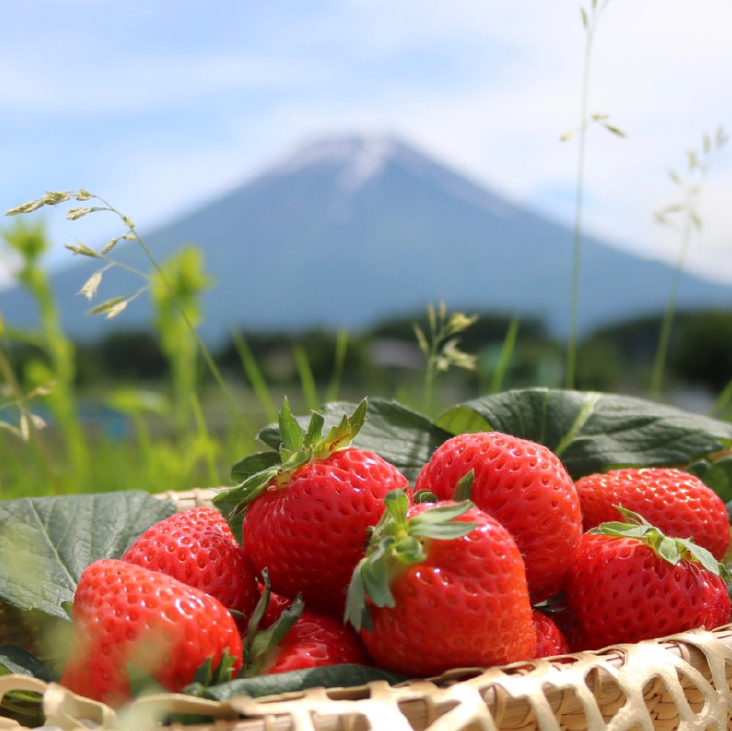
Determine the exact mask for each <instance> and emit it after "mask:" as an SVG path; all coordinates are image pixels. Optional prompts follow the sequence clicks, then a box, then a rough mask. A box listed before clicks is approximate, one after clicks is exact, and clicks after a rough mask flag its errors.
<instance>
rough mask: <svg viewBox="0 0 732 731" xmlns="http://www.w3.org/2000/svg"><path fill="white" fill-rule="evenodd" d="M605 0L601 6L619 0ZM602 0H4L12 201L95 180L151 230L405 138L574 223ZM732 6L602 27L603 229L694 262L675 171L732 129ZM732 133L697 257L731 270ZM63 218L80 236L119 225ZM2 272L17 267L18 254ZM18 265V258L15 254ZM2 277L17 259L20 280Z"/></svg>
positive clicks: (6, 144) (596, 178)
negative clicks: (303, 170) (334, 157)
mask: <svg viewBox="0 0 732 731" xmlns="http://www.w3.org/2000/svg"><path fill="white" fill-rule="evenodd" d="M600 1H601V0H600ZM591 2H592V0H584V3H582V2H574V0H553V2H547V1H546V0H512V1H510V2H509V1H507V0H494V1H493V2H491V1H490V0H452V1H451V2H450V3H449V4H448V3H446V2H445V1H444V0H389V1H387V0H340V2H336V1H335V0H333V1H329V0H311V1H310V2H308V3H303V2H295V1H294V0H280V1H278V2H270V3H261V2H260V3H255V2H251V0H206V2H204V1H203V0H198V1H194V0H179V1H178V2H176V3H167V2H165V3H164V2H160V1H159V0H158V1H157V2H155V1H154V0H144V1H142V0H22V2H5V3H3V4H2V19H3V30H4V31H5V32H4V33H3V42H2V44H0V209H2V210H6V209H8V208H10V207H12V206H15V205H17V204H19V203H22V202H24V201H26V200H28V199H31V198H36V197H38V196H39V195H41V194H42V193H43V192H44V191H45V190H67V189H69V190H70V189H77V188H81V187H83V188H86V189H88V190H91V191H92V192H94V193H96V194H98V195H100V196H102V197H103V198H106V199H107V200H109V201H111V202H112V203H113V204H114V205H115V206H116V207H117V208H119V209H121V210H122V211H123V212H124V213H126V214H128V215H130V216H132V218H134V219H135V220H136V221H137V223H138V227H139V228H140V230H141V232H142V233H143V234H144V233H145V232H146V231H149V230H150V229H152V228H154V227H155V226H157V225H160V224H163V223H165V222H167V221H169V220H172V219H174V218H175V217H176V216H178V215H180V214H181V213H182V212H184V211H186V210H189V209H190V208H191V207H198V206H201V205H203V204H204V203H206V202H207V201H208V200H210V199H212V198H214V197H216V196H217V195H219V194H220V193H223V192H225V191H227V190H228V189H230V188H231V187H232V186H234V185H238V184H241V183H242V182H245V181H246V180H247V179H249V178H251V177H253V176H255V175H256V174H257V173H258V172H259V171H262V170H264V169H265V168H266V167H268V166H269V165H271V164H273V163H276V162H278V161H279V160H280V159H281V158H283V157H286V156H287V155H288V154H289V153H290V152H292V151H293V150H294V149H296V148H297V147H298V146H300V145H301V144H302V143H303V142H306V141H308V140H310V139H313V138H319V137H324V136H328V135H331V134H339V133H344V132H354V131H355V132H364V133H379V134H382V133H385V132H386V133H393V134H396V135H398V136H400V137H401V138H403V139H405V140H406V141H409V142H411V143H413V144H415V145H417V146H418V147H420V148H422V149H423V150H424V151H426V152H428V153H431V154H433V155H435V156H437V157H438V158H440V159H441V160H443V161H444V162H446V163H448V164H451V165H454V166H455V167H456V168H458V169H459V170H461V171H462V172H464V173H466V174H468V175H469V176H471V177H472V178H474V179H476V180H477V181H478V182H482V183H484V184H485V185H488V186H490V187H492V188H494V189H495V190H496V191H497V192H499V193H501V194H503V195H505V196H507V197H509V198H511V199H513V200H515V201H518V202H521V203H525V204H527V205H531V206H535V207H537V208H539V209H541V210H542V211H544V212H546V213H549V214H550V215H552V216H554V217H556V218H559V219H562V220H564V221H567V222H570V223H571V221H572V215H573V202H574V192H575V179H576V177H575V176H576V167H577V144H576V141H569V142H564V143H562V142H560V141H559V138H560V136H561V135H562V134H563V133H564V132H567V131H569V130H571V129H573V128H574V127H576V126H577V124H578V120H579V114H580V106H579V105H580V89H581V71H582V55H583V51H584V43H585V35H584V32H583V28H582V23H581V20H580V8H581V7H582V5H583V4H584V6H585V7H586V8H588V9H589V8H590V6H591ZM731 27H732V4H730V3H729V0H696V1H695V2H694V3H691V2H688V0H683V1H682V0H633V1H632V2H631V1H630V0H610V2H609V3H608V4H607V6H606V8H605V10H604V12H603V14H602V17H601V19H600V22H599V25H598V27H597V31H596V37H595V44H594V50H593V57H592V76H591V85H590V104H589V106H590V111H591V112H598V113H607V114H609V115H610V121H611V122H612V123H614V124H616V125H617V126H619V127H620V128H622V129H623V131H624V132H625V133H626V135H627V138H626V139H620V138H617V137H615V136H613V135H610V134H608V133H607V132H605V131H604V130H601V129H599V128H593V129H591V130H590V133H589V134H588V140H587V142H588V148H587V152H588V154H587V167H586V185H587V193H586V206H587V207H586V214H585V221H586V224H587V227H588V229H589V230H591V231H592V232H593V233H597V234H599V235H602V236H604V237H606V238H608V239H610V240H612V241H614V242H616V243H617V244H618V245H620V246H625V247H630V248H633V249H634V250H635V251H638V252H641V253H644V254H647V255H649V256H659V257H665V258H668V259H671V260H673V259H675V257H676V255H677V252H678V241H679V237H678V234H677V233H675V232H673V231H670V230H668V229H665V228H663V227H659V226H657V225H655V224H654V223H653V213H654V212H655V211H656V210H657V209H658V208H659V207H661V206H663V205H665V204H668V203H671V202H673V201H674V200H675V198H676V190H675V188H674V186H673V185H672V184H671V182H670V180H669V178H668V175H667V169H668V168H675V169H677V170H678V171H683V169H684V165H685V152H686V151H687V150H689V149H694V148H698V147H699V146H700V142H701V137H702V134H703V133H705V132H713V131H714V130H715V129H716V128H717V127H718V126H720V125H722V126H724V127H725V128H726V129H727V130H729V131H732V93H731V92H732V83H731V82H732V44H730V42H729V28H731ZM731 200H732V142H731V143H730V144H729V145H728V146H727V147H725V148H724V149H723V150H722V152H721V153H720V155H719V156H718V158H717V159H715V161H714V165H713V167H712V168H711V169H710V171H709V175H708V178H707V180H706V182H705V185H704V190H703V197H702V207H701V214H702V218H703V220H704V230H703V232H702V234H701V235H699V236H697V237H696V238H695V239H694V241H693V242H692V248H691V251H690V260H689V261H690V264H689V265H690V267H691V268H694V269H696V270H697V271H700V272H705V273H707V274H709V275H710V276H715V277H720V278H724V279H725V280H726V281H730V282H732V256H730V251H731V249H732V246H731V245H732V241H730V237H731V234H730V231H732V228H731V227H730V216H731V215H732V214H730V211H732V205H730V201H731ZM92 218H93V217H90V218H89V219H85V220H84V221H80V222H76V223H68V222H66V221H65V220H64V216H63V213H62V212H61V211H54V212H53V214H52V215H50V216H47V221H48V225H49V230H50V232H51V235H52V237H53V240H54V242H55V243H56V246H57V248H58V254H57V255H55V256H54V258H53V261H54V262H62V261H66V260H67V257H68V256H70V255H68V253H67V252H65V251H63V249H62V246H63V244H65V243H72V242H73V240H74V238H80V239H82V240H84V241H85V242H86V243H89V244H91V245H93V244H96V243H98V242H99V241H101V240H104V239H106V238H107V237H110V236H112V235H115V234H117V233H119V231H118V229H117V226H116V225H115V223H114V222H113V221H112V220H111V219H108V218H104V217H97V218H96V219H94V220H92ZM0 267H2V264H1V263H0ZM5 268H6V269H7V266H6V267H5ZM2 276H3V273H2V271H1V270H0V279H2Z"/></svg>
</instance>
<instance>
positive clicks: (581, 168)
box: [561, 0, 624, 388]
mask: <svg viewBox="0 0 732 731" xmlns="http://www.w3.org/2000/svg"><path fill="white" fill-rule="evenodd" d="M609 2H610V0H604V2H601V3H599V4H598V2H597V0H592V4H591V6H590V11H589V12H588V11H587V10H585V8H581V13H582V24H583V26H584V29H585V51H584V60H583V64H582V94H581V103H580V124H579V128H578V130H577V131H576V133H575V132H570V133H567V134H565V135H563V136H562V138H561V139H562V140H569V139H571V138H572V137H574V135H575V134H577V135H578V151H577V173H576V193H575V204H574V226H573V241H572V284H571V297H570V310H569V336H568V342H567V361H566V368H565V386H566V387H567V388H574V383H575V372H576V368H577V317H578V312H579V286H580V269H581V258H582V234H583V213H584V196H585V147H586V137H587V129H588V128H589V127H590V126H591V125H592V124H594V123H598V124H600V125H601V126H603V127H605V128H606V129H607V130H608V131H610V132H612V133H613V134H616V135H619V136H621V137H622V136H624V135H623V132H621V131H620V130H619V129H618V128H617V127H614V126H613V125H611V124H609V123H608V122H607V115H605V114H593V115H590V114H589V111H588V109H589V92H590V66H591V63H590V62H591V59H592V46H593V42H594V39H595V32H596V30H597V24H598V22H599V20H600V16H601V14H602V12H603V10H604V9H605V8H606V7H607V5H608V3H609Z"/></svg>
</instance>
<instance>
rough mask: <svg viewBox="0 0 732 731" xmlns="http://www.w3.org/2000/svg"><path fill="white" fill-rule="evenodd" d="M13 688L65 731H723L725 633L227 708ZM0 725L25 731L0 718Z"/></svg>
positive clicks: (21, 682)
mask: <svg viewBox="0 0 732 731" xmlns="http://www.w3.org/2000/svg"><path fill="white" fill-rule="evenodd" d="M159 497H161V498H168V499H172V500H173V501H174V502H175V503H176V505H177V507H178V509H179V510H183V509H186V508H189V507H193V506H195V505H201V504H206V503H207V502H208V501H209V500H210V499H211V497H212V492H211V491H208V490H193V491H190V492H186V493H165V494H161V495H160V496H159ZM26 631H27V628H26V627H25V626H24V625H22V624H20V623H19V621H18V618H17V616H15V615H14V613H13V610H12V608H8V607H0V640H1V641H2V642H12V635H13V634H17V633H23V632H26ZM17 690H25V691H29V692H32V693H37V694H39V695H40V696H41V697H42V701H43V711H44V714H45V717H46V726H44V727H43V728H48V727H51V728H53V727H57V728H61V729H65V730H70V731H81V730H82V729H84V730H85V731H86V729H88V728H89V727H90V726H91V727H101V728H103V729H108V728H110V729H111V728H124V729H126V730H131V729H141V730H143V731H147V730H148V729H153V728H159V729H164V731H182V730H183V729H188V730H189V731H368V730H372V731H478V730H481V731H499V730H500V731H560V730H562V731H564V730H565V729H566V730H567V731H605V730H606V729H607V730H608V731H631V730H632V731H641V730H642V731H654V730H658V731H675V730H677V729H678V731H722V729H732V625H727V626H725V627H720V628H717V629H715V630H713V631H707V630H704V629H699V630H694V631H691V632H684V633H682V634H679V635H674V636H671V637H665V638H661V639H658V640H652V641H647V642H641V643H638V644H634V645H617V646H612V647H608V648H605V649H603V650H601V651H597V652H583V653H577V654H572V655H564V656H560V657H556V658H550V659H542V660H535V661H531V662H522V663H515V664H513V665H508V666H503V667H493V668H489V669H461V670H455V671H452V672H450V673H447V674H445V675H443V676H441V677H440V678H435V679H429V680H412V681H408V682H405V683H402V684H400V685H396V686H392V685H389V684H387V683H386V682H384V681H374V682H371V683H368V684H366V685H363V686H359V687H349V688H311V689H308V690H305V691H302V692H298V693H290V694H287V695H280V696H270V697H264V698H250V697H248V696H243V697H236V698H233V699H231V700H229V701H226V702H215V701H210V700H205V699H199V698H193V697H189V696H184V695H174V694H164V695H154V696H147V697H144V698H142V699H139V700H137V701H136V702H135V703H133V704H132V706H131V707H130V708H128V709H125V710H124V711H123V712H119V713H115V711H113V710H112V709H110V708H108V707H106V706H104V705H103V704H100V703H96V702H94V701H90V700H88V699H85V698H81V697H79V696H77V695H74V694H73V693H70V692H69V691H67V690H66V689H65V688H62V687H61V686H59V685H57V684H54V683H44V682H43V681H40V680H36V679H34V678H29V677H24V676H19V675H9V676H5V677H0V698H2V697H4V696H5V694H6V693H8V692H9V691H17ZM172 714H195V715H198V716H201V717H205V718H207V719H210V720H207V721H206V722H203V723H196V724H192V725H191V724H189V725H185V726H183V725H181V724H171V723H170V722H169V721H168V720H167V719H169V718H170V716H171V715H172ZM3 728H15V729H23V728H25V727H23V726H21V725H20V724H18V723H17V722H16V721H14V720H12V719H9V718H8V719H5V718H0V729H3Z"/></svg>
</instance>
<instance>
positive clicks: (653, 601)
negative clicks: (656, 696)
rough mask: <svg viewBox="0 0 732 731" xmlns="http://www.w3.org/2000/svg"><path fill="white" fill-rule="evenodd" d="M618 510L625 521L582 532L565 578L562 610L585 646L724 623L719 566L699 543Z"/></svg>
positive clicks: (726, 609)
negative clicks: (568, 616) (566, 610)
mask: <svg viewBox="0 0 732 731" xmlns="http://www.w3.org/2000/svg"><path fill="white" fill-rule="evenodd" d="M623 513H624V515H626V516H627V518H628V520H629V521H630V522H628V523H605V524H603V525H602V526H599V527H598V528H593V529H592V530H591V531H590V532H589V533H586V534H585V535H584V536H583V538H582V543H581V544H580V548H579V551H578V552H577V556H576V557H575V563H574V567H573V569H572V573H571V574H570V576H569V579H568V581H567V585H566V593H565V599H566V602H567V608H568V611H569V615H570V616H571V617H572V618H573V620H574V621H575V622H576V623H577V625H578V629H579V635H580V636H581V637H582V638H583V642H584V644H585V647H586V649H599V648H601V647H604V646H606V645H610V644H616V643H623V642H629V643H635V642H639V641H641V640H646V639H651V638H654V637H663V636H665V635H668V634H673V633H676V632H682V631H684V630H689V629H694V628H696V627H706V628H707V629H713V628H714V627H718V626H720V625H722V624H726V623H727V622H729V621H730V598H729V594H728V592H727V586H726V584H725V579H729V574H727V572H726V569H725V568H724V566H722V565H721V564H719V563H718V562H717V561H716V560H715V559H714V557H713V556H712V555H711V554H710V553H709V551H707V550H706V549H704V548H702V547H701V546H698V545H696V544H695V543H693V542H691V541H688V540H685V539H681V538H671V537H667V536H665V535H664V534H663V533H662V532H661V531H659V530H658V529H657V528H655V527H654V526H652V525H650V524H649V523H648V522H647V521H645V520H644V519H643V518H642V517H641V516H639V515H637V514H635V513H632V512H631V511H627V510H624V511H623ZM723 576H724V577H725V578H723Z"/></svg>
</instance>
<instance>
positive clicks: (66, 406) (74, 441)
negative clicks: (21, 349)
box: [2, 221, 89, 486]
mask: <svg viewBox="0 0 732 731" xmlns="http://www.w3.org/2000/svg"><path fill="white" fill-rule="evenodd" d="M2 237H3V238H4V239H5V241H6V242H7V244H8V245H9V246H11V247H12V248H13V249H14V250H15V251H16V252H17V253H18V254H19V255H20V258H21V268H20V270H19V272H18V274H17V277H18V281H19V283H20V285H21V286H22V287H24V288H25V289H26V291H27V292H28V293H29V295H30V296H31V297H32V298H33V300H34V301H35V303H36V306H37V307H38V311H39V315H40V331H39V333H38V334H37V338H36V342H37V344H38V345H40V347H41V348H42V350H43V351H44V353H45V355H46V357H47V358H48V363H45V362H43V361H41V360H34V361H32V362H31V363H30V366H29V368H28V373H26V377H28V378H30V379H31V380H32V381H33V384H34V386H45V385H46V384H53V387H52V388H48V393H47V399H48V403H49V406H50V407H51V410H52V412H53V414H54V417H55V419H56V420H57V422H58V423H59V424H63V425H64V429H63V439H64V441H65V443H66V445H67V450H68V454H69V459H70V461H71V465H72V469H73V472H74V475H75V479H76V480H77V481H78V482H79V484H80V486H86V485H88V484H89V446H88V444H87V440H86V436H85V434H84V430H83V428H82V425H81V419H80V417H79V413H78V409H77V406H76V395H75V388H74V379H75V374H76V366H75V360H74V346H73V344H72V343H71V341H70V340H69V339H68V338H67V337H66V335H65V333H64V332H63V329H62V328H61V324H60V318H59V314H58V308H57V305H56V300H55V297H54V294H53V290H52V288H51V284H50V282H49V278H48V274H47V273H46V271H45V270H44V268H43V267H42V266H41V261H42V258H43V255H44V254H45V253H46V251H47V250H48V240H47V238H46V234H45V231H44V227H43V224H41V223H37V224H34V225H26V224H25V223H24V222H22V221H18V222H17V224H16V225H15V226H14V227H13V228H11V229H7V230H5V231H3V234H2Z"/></svg>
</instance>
